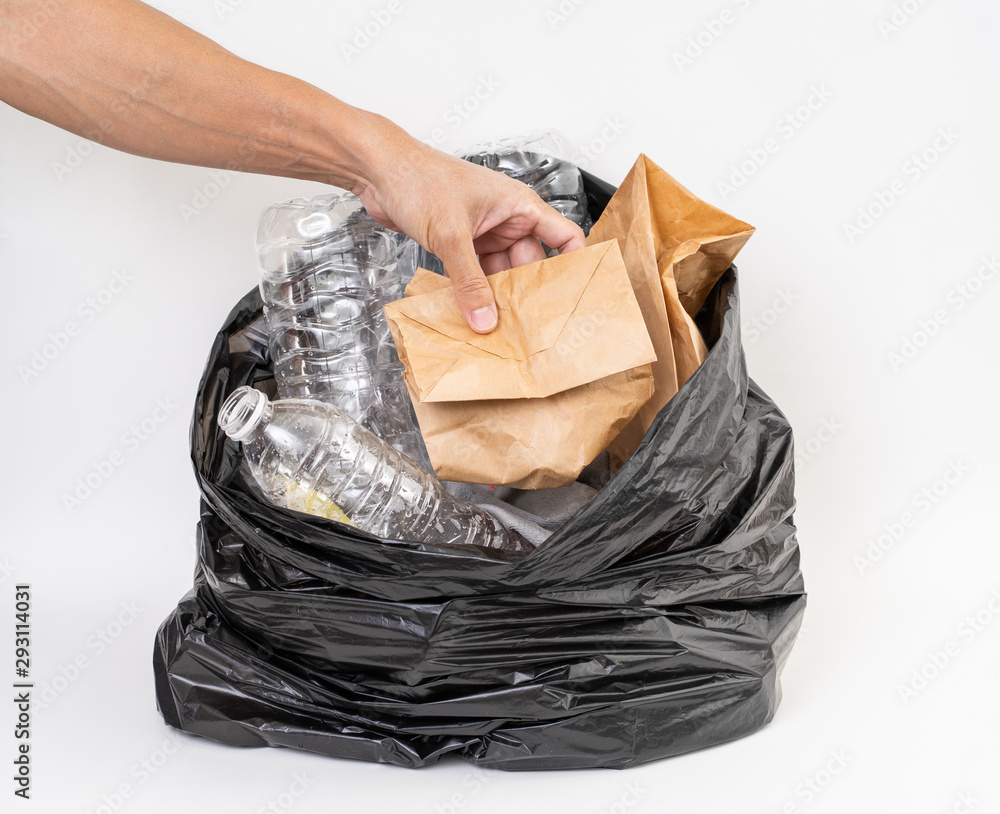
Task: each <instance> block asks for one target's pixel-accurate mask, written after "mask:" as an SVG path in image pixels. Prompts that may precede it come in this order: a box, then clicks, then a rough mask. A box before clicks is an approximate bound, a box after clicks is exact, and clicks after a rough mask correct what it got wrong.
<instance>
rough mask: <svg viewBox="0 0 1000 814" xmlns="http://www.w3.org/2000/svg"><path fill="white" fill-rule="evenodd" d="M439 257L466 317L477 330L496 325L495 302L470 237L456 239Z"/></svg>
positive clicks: (480, 331) (482, 330) (482, 331)
mask: <svg viewBox="0 0 1000 814" xmlns="http://www.w3.org/2000/svg"><path fill="white" fill-rule="evenodd" d="M439 257H440V258H441V262H442V263H443V264H444V270H445V272H446V273H447V275H448V276H449V277H450V278H451V284H452V290H453V291H454V292H455V299H457V300H458V307H459V309H460V310H461V311H462V315H463V316H464V317H465V321H466V322H468V323H469V327H470V328H472V330H474V331H475V332H476V333H479V334H488V333H489V332H490V331H492V330H493V329H494V328H495V327H496V326H497V306H496V301H495V300H494V299H493V289H491V288H490V284H489V283H488V282H486V275H485V274H484V273H483V269H482V266H480V265H479V258H478V257H477V256H476V251H475V249H474V248H473V246H472V240H471V239H469V238H468V237H464V238H461V239H459V240H457V241H456V242H455V243H453V244H452V245H451V246H449V247H448V250H447V252H446V253H442V254H440V255H439Z"/></svg>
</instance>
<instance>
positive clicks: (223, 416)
mask: <svg viewBox="0 0 1000 814" xmlns="http://www.w3.org/2000/svg"><path fill="white" fill-rule="evenodd" d="M270 406H271V404H270V402H269V401H268V399H267V396H265V395H264V394H263V393H261V392H260V391H259V390H254V389H253V388H252V387H247V386H246V385H244V386H243V387H238V388H236V390H234V391H233V393H232V395H230V396H229V398H227V399H226V401H225V403H224V404H223V405H222V409H221V410H219V427H221V428H222V430H223V432H225V433H226V435H228V436H229V437H230V438H232V439H233V440H234V441H242V440H243V439H245V438H247V437H248V436H249V435H250V434H251V433H253V432H254V431H255V430H256V429H257V428H258V427H259V426H261V424H263V423H265V420H266V419H267V418H268V417H269V414H270V412H271V411H270Z"/></svg>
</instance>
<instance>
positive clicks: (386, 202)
mask: <svg viewBox="0 0 1000 814" xmlns="http://www.w3.org/2000/svg"><path fill="white" fill-rule="evenodd" d="M386 125H387V129H388V130H389V133H388V139H387V142H386V143H387V145H388V146H386V143H383V147H382V148H381V150H380V151H379V152H380V156H379V157H378V158H376V157H375V156H372V161H371V162H370V163H371V165H373V166H375V168H376V169H375V170H374V171H372V172H371V173H370V175H371V179H370V180H369V181H368V182H367V183H364V184H362V185H360V186H359V187H358V188H356V189H355V192H356V193H357V194H358V196H359V197H360V198H361V201H362V203H364V205H365V208H366V209H367V210H368V212H369V214H370V215H371V216H372V217H373V218H374V219H375V220H377V221H378V222H379V223H381V224H382V225H383V226H387V227H388V228H390V229H395V230H397V231H400V232H404V233H405V234H407V235H409V236H410V237H412V238H413V239H414V240H416V241H417V242H418V243H419V244H420V245H421V246H423V247H424V248H425V249H427V250H428V251H429V252H432V253H434V254H436V255H437V256H438V257H439V258H441V262H442V263H443V264H444V268H445V271H446V272H447V274H448V276H449V277H450V278H451V280H452V285H453V289H454V291H455V297H456V298H457V300H458V305H459V308H460V309H461V311H462V314H463V315H464V316H465V319H466V321H467V322H468V323H469V326H470V327H471V328H472V329H473V330H474V331H476V332H477V333H489V332H490V331H492V330H493V329H494V328H495V327H496V324H497V309H496V303H495V302H494V299H493V291H492V290H491V289H490V286H489V283H488V282H487V281H486V274H493V273H495V272H498V271H503V270H505V269H509V268H512V267H514V266H521V265H524V264H525V263H531V262H534V261H536V260H542V259H543V258H544V257H545V252H544V250H543V249H542V246H541V244H540V243H539V240H541V241H543V242H544V243H545V244H546V245H547V246H551V247H552V248H554V249H557V250H558V251H559V252H560V253H563V252H568V251H573V250H575V249H581V248H583V246H584V236H583V230H582V229H580V227H579V226H577V225H576V224H575V223H573V222H572V221H571V220H568V219H567V218H565V217H563V216H562V215H561V214H559V213H558V212H557V211H556V210H555V209H553V208H552V207H550V206H548V205H547V204H546V203H545V202H544V201H542V199H541V198H539V197H538V196H537V195H536V194H535V193H534V192H532V191H531V189H530V188H529V187H528V186H527V185H525V184H523V183H521V182H519V181H515V180H513V179H511V178H508V177H507V176H505V175H503V174H502V173H499V172H495V171H493V170H489V169H486V168H485V167H481V166H478V165H476V164H471V163H469V162H467V161H462V160H461V159H459V158H455V157H454V156H450V155H448V154H446V153H443V152H441V151H440V150H435V149H434V148H432V147H429V146H427V145H426V144H423V143H421V142H419V141H416V140H415V139H413V138H411V137H410V136H408V135H406V134H405V133H404V132H403V131H401V130H399V129H398V128H395V127H394V126H392V125H388V123H387V122H386ZM477 255H478V258H477Z"/></svg>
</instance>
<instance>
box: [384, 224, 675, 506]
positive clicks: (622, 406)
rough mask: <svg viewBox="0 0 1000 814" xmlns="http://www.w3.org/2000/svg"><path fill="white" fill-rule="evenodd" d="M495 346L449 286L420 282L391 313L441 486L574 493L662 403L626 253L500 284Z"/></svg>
mask: <svg viewBox="0 0 1000 814" xmlns="http://www.w3.org/2000/svg"><path fill="white" fill-rule="evenodd" d="M488 280H489V281H490V285H491V287H492V288H493V293H494V297H495V298H496V301H497V307H498V311H499V314H500V320H499V323H498V326H497V328H496V330H495V331H494V332H493V333H492V334H486V335H481V334H476V333H475V332H474V331H472V330H471V329H470V328H469V327H468V326H467V325H466V324H465V320H464V319H463V317H462V315H461V312H460V311H459V310H458V305H457V303H456V302H455V298H454V294H453V293H452V292H451V290H450V289H451V282H450V281H449V280H448V279H447V278H445V277H441V276H440V275H437V274H434V273H432V272H428V271H425V270H423V269H420V270H418V272H417V275H416V276H415V277H414V279H413V281H412V282H411V284H410V285H409V286H408V287H407V295H408V296H407V298H406V299H404V300H399V301H397V302H394V303H390V304H388V305H387V306H386V307H385V312H386V317H387V319H388V322H389V327H390V330H391V331H392V334H393V339H394V340H395V342H396V347H397V350H398V351H399V355H400V358H401V359H402V361H403V362H404V364H405V365H406V384H407V389H408V390H409V392H410V397H411V399H412V400H413V406H414V411H415V412H416V415H417V421H418V422H419V424H420V431H421V433H422V434H423V436H424V441H425V442H426V444H427V449H428V453H429V455H430V459H431V463H432V464H433V465H434V469H435V471H436V472H437V474H438V476H439V477H440V478H442V479H443V480H461V481H468V482H472V483H491V484H498V485H507V486H516V487H519V488H522V489H539V488H548V487H555V486H565V485H567V484H569V483H572V482H573V481H574V480H575V479H576V477H577V476H578V475H579V474H580V471H581V470H582V469H583V467H584V466H586V465H587V464H588V463H590V461H592V460H593V459H594V458H595V457H596V456H597V455H598V454H599V453H600V452H601V451H602V450H603V449H604V448H605V447H606V446H607V444H608V442H609V441H610V440H611V439H612V438H614V437H615V436H616V435H618V434H619V432H620V431H621V430H622V428H623V427H624V426H625V425H626V424H627V423H628V422H629V421H630V420H631V419H632V417H633V416H634V415H635V414H636V412H637V411H638V410H639V409H640V407H641V406H642V404H643V403H644V402H645V401H646V400H647V399H648V398H649V397H650V396H651V395H652V393H653V378H652V373H651V370H650V362H651V361H653V360H654V358H655V353H654V350H653V346H652V343H651V342H650V340H649V336H648V334H647V332H646V330H645V327H644V324H643V320H642V314H641V312H640V310H639V307H638V304H637V303H636V301H635V297H634V296H633V295H632V292H631V286H630V284H629V280H628V277H627V274H626V272H625V268H624V265H623V262H622V257H621V253H620V250H619V248H618V245H617V243H615V242H613V241H612V242H609V243H607V244H604V245H601V246H593V247H590V248H587V249H582V250H580V251H578V252H573V253H572V254H568V255H561V256H559V257H553V258H550V259H548V260H544V261H541V262H539V263H531V264H528V265H527V266H521V267H519V268H516V269H511V270H509V271H506V272H500V273H499V274H494V275H491V276H490V277H489V278H488Z"/></svg>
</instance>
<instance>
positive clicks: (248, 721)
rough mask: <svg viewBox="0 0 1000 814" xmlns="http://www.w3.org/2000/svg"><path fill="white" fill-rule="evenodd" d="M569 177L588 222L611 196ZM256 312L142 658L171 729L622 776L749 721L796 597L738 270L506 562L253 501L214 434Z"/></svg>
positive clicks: (198, 425) (231, 355)
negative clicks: (696, 351)
mask: <svg viewBox="0 0 1000 814" xmlns="http://www.w3.org/2000/svg"><path fill="white" fill-rule="evenodd" d="M586 180H587V188H588V197H589V200H590V205H591V215H592V216H593V217H594V218H595V219H596V218H597V217H598V216H599V215H600V212H601V211H602V210H603V207H604V206H605V205H606V203H607V201H608V199H609V198H610V195H611V193H612V192H613V188H612V187H609V186H608V185H606V184H604V183H603V182H601V181H598V180H597V179H595V178H593V177H592V176H589V175H588V176H586ZM260 313H261V301H260V298H259V296H258V294H257V292H256V291H253V292H251V293H250V294H248V295H247V296H246V297H244V298H243V299H242V300H241V301H240V303H239V304H238V305H237V306H236V308H235V309H234V310H233V312H232V313H231V314H230V315H229V318H228V319H227V320H226V323H225V325H224V327H223V329H222V331H221V332H220V333H219V335H218V338H217V339H216V342H215V345H214V346H213V348H212V352H211V355H210V357H209V360H208V365H207V367H206V370H205V373H204V376H203V378H202V381H201V384H200V387H199V390H198V395H197V400H196V404H195V412H194V418H193V421H192V426H191V452H192V459H193V461H194V468H195V472H196V474H197V478H198V482H199V484H200V486H201V492H202V503H201V521H200V523H199V526H198V529H199V549H200V553H199V556H198V562H197V565H196V569H195V578H194V587H193V588H192V590H191V591H190V592H188V593H187V595H185V596H184V598H183V599H182V600H181V601H180V604H179V605H178V607H177V608H176V609H175V610H174V611H173V612H172V613H171V614H170V615H169V616H168V617H167V618H166V620H165V621H164V622H163V624H162V625H161V626H160V629H159V631H158V633H157V636H156V642H155V647H154V653H153V667H154V673H155V681H156V701H157V707H158V709H159V711H160V713H161V714H162V715H163V718H164V720H165V721H166V722H167V723H168V724H170V725H171V726H173V727H176V728H178V729H181V730H183V731H186V732H190V733H194V734H198V735H201V736H204V737H206V738H209V739H211V740H215V741H218V742H220V743H225V744H231V745H235V746H285V747H291V748H296V749H304V750H307V751H311V752H316V753H319V754H323V755H330V756H337V757H349V758H356V759H360V760H369V761H378V762H383V763H394V764H397V765H400V766H408V767H418V766H425V765H428V764H431V763H435V762H437V761H438V760H439V759H440V758H441V757H442V756H443V755H448V754H453V755H457V756H459V757H461V758H464V759H465V760H468V761H470V762H472V763H475V764H477V765H479V766H484V767H492V768H500V769H511V770H513V769H563V768H585V767H609V768H624V767H627V766H632V765H635V764H638V763H642V762H646V761H650V760H654V759H656V758H661V757H666V756H669V755H676V754H680V753H683V752H688V751H691V750H693V749H699V748H701V747H704V746H710V745H712V744H716V743H721V742H724V741H729V740H733V739H735V738H739V737H741V736H743V735H747V734H749V733H751V732H754V731H755V730H757V729H759V728H760V727H762V726H763V725H764V724H766V723H767V722H768V721H770V720H771V718H772V717H773V715H774V713H775V709H776V707H777V705H778V701H779V699H780V685H779V675H780V673H781V669H782V667H783V665H784V662H785V659H786V658H787V656H788V653H789V651H790V650H791V646H792V643H793V642H794V639H795V636H796V633H797V631H798V628H799V626H800V623H801V619H802V615H803V612H804V609H805V594H804V587H803V580H802V575H801V572H800V571H799V552H798V547H797V544H796V539H795V527H794V525H793V523H792V508H793V502H794V500H793V469H792V458H793V452H792V433H791V428H790V427H789V424H788V421H787V420H786V419H785V417H784V416H783V415H782V414H781V412H780V411H779V410H778V408H777V407H776V406H775V405H774V403H773V402H772V401H771V400H770V399H769V398H768V397H767V396H766V395H765V394H764V392H763V391H762V390H761V389H760V388H759V387H758V386H757V385H756V384H755V383H754V382H753V381H752V380H749V379H748V377H747V371H746V362H745V359H744V355H743V349H742V346H741V340H740V321H739V296H738V289H737V280H736V269H735V267H733V268H730V269H729V270H728V271H727V272H726V274H725V275H724V276H723V278H722V279H721V280H720V281H719V283H718V285H717V286H716V287H715V289H714V290H713V292H712V294H711V296H710V297H709V299H708V302H707V303H706V305H705V307H704V308H703V309H702V312H701V313H700V314H699V317H698V324H699V327H700V328H701V330H702V333H703V335H704V336H705V339H706V341H707V343H708V345H709V347H710V348H711V352H710V353H709V355H708V358H707V359H706V360H705V362H704V364H702V365H701V367H700V368H699V369H698V371H697V372H696V373H695V374H694V375H693V376H692V377H691V378H690V379H689V380H688V381H687V382H686V383H685V384H684V386H683V387H682V388H681V390H680V392H679V393H678V394H677V395H676V396H674V398H673V399H672V400H671V401H670V402H669V403H668V404H667V405H666V407H665V408H664V409H663V410H662V411H661V412H660V414H659V415H658V416H657V419H656V421H655V422H654V424H653V426H652V427H650V429H649V432H648V433H647V434H646V437H645V439H644V440H643V442H642V445H641V446H640V447H639V449H638V450H637V451H636V453H635V454H634V455H633V456H632V457H631V458H630V459H629V460H628V461H627V462H626V464H625V466H624V467H623V468H622V469H621V470H620V471H619V472H618V473H617V474H616V475H615V477H614V478H613V479H612V480H611V482H610V483H609V484H608V485H607V486H605V487H604V488H603V489H602V490H601V491H600V492H599V493H598V494H597V495H596V497H594V498H593V500H592V501H591V502H590V503H589V504H588V505H587V506H586V507H585V508H584V509H583V510H582V511H580V512H578V513H577V514H576V515H575V516H573V517H572V519H571V520H570V521H569V522H567V523H566V524H565V525H564V526H563V527H562V528H560V529H559V530H558V531H557V532H555V533H554V534H553V535H552V536H551V537H550V538H549V539H548V540H547V541H546V542H545V543H544V544H543V545H542V546H541V547H540V548H539V549H537V550H536V551H534V552H532V553H530V554H528V555H526V556H525V555H514V554H507V553H504V552H497V551H492V550H487V549H479V548H476V547H474V546H470V547H443V546H434V545H427V544H416V543H407V542H398V541H389V540H381V539H378V538H375V537H372V536H371V535H368V534H366V533H365V532H362V531H360V530H358V529H355V528H352V527H348V526H345V525H341V524H338V523H336V522H334V521H329V520H325V519H322V518H318V517H311V516H307V515H303V514H298V513H295V512H292V511H288V510H284V509H280V508H276V507H273V506H271V505H268V504H266V503H264V502H262V501H261V500H260V499H259V498H258V496H257V493H256V492H255V488H254V485H253V483H252V477H251V476H250V475H249V473H248V472H247V470H246V468H245V465H243V466H241V456H240V452H239V446H238V444H235V443H233V442H232V441H230V440H229V439H228V438H226V436H225V434H224V433H222V432H221V431H220V430H219V429H218V428H217V426H216V416H217V414H218V411H219V408H220V407H221V405H222V403H223V401H224V400H225V398H226V396H227V395H228V394H229V393H231V392H232V391H233V390H234V389H235V388H236V387H238V386H240V385H242V384H248V383H249V384H257V386H259V387H261V388H262V389H265V390H266V389H267V388H268V385H270V386H272V387H273V382H272V381H270V380H271V370H270V363H269V360H268V359H267V356H266V347H265V345H264V343H263V342H262V341H254V340H253V335H254V330H255V329H254V327H253V325H252V323H253V324H256V323H255V321H256V320H257V319H258V318H259V317H260ZM247 326H251V328H250V330H249V331H247V330H244V329H245V328H247ZM248 335H249V336H250V337H251V339H250V340H248V339H247V336H248Z"/></svg>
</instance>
